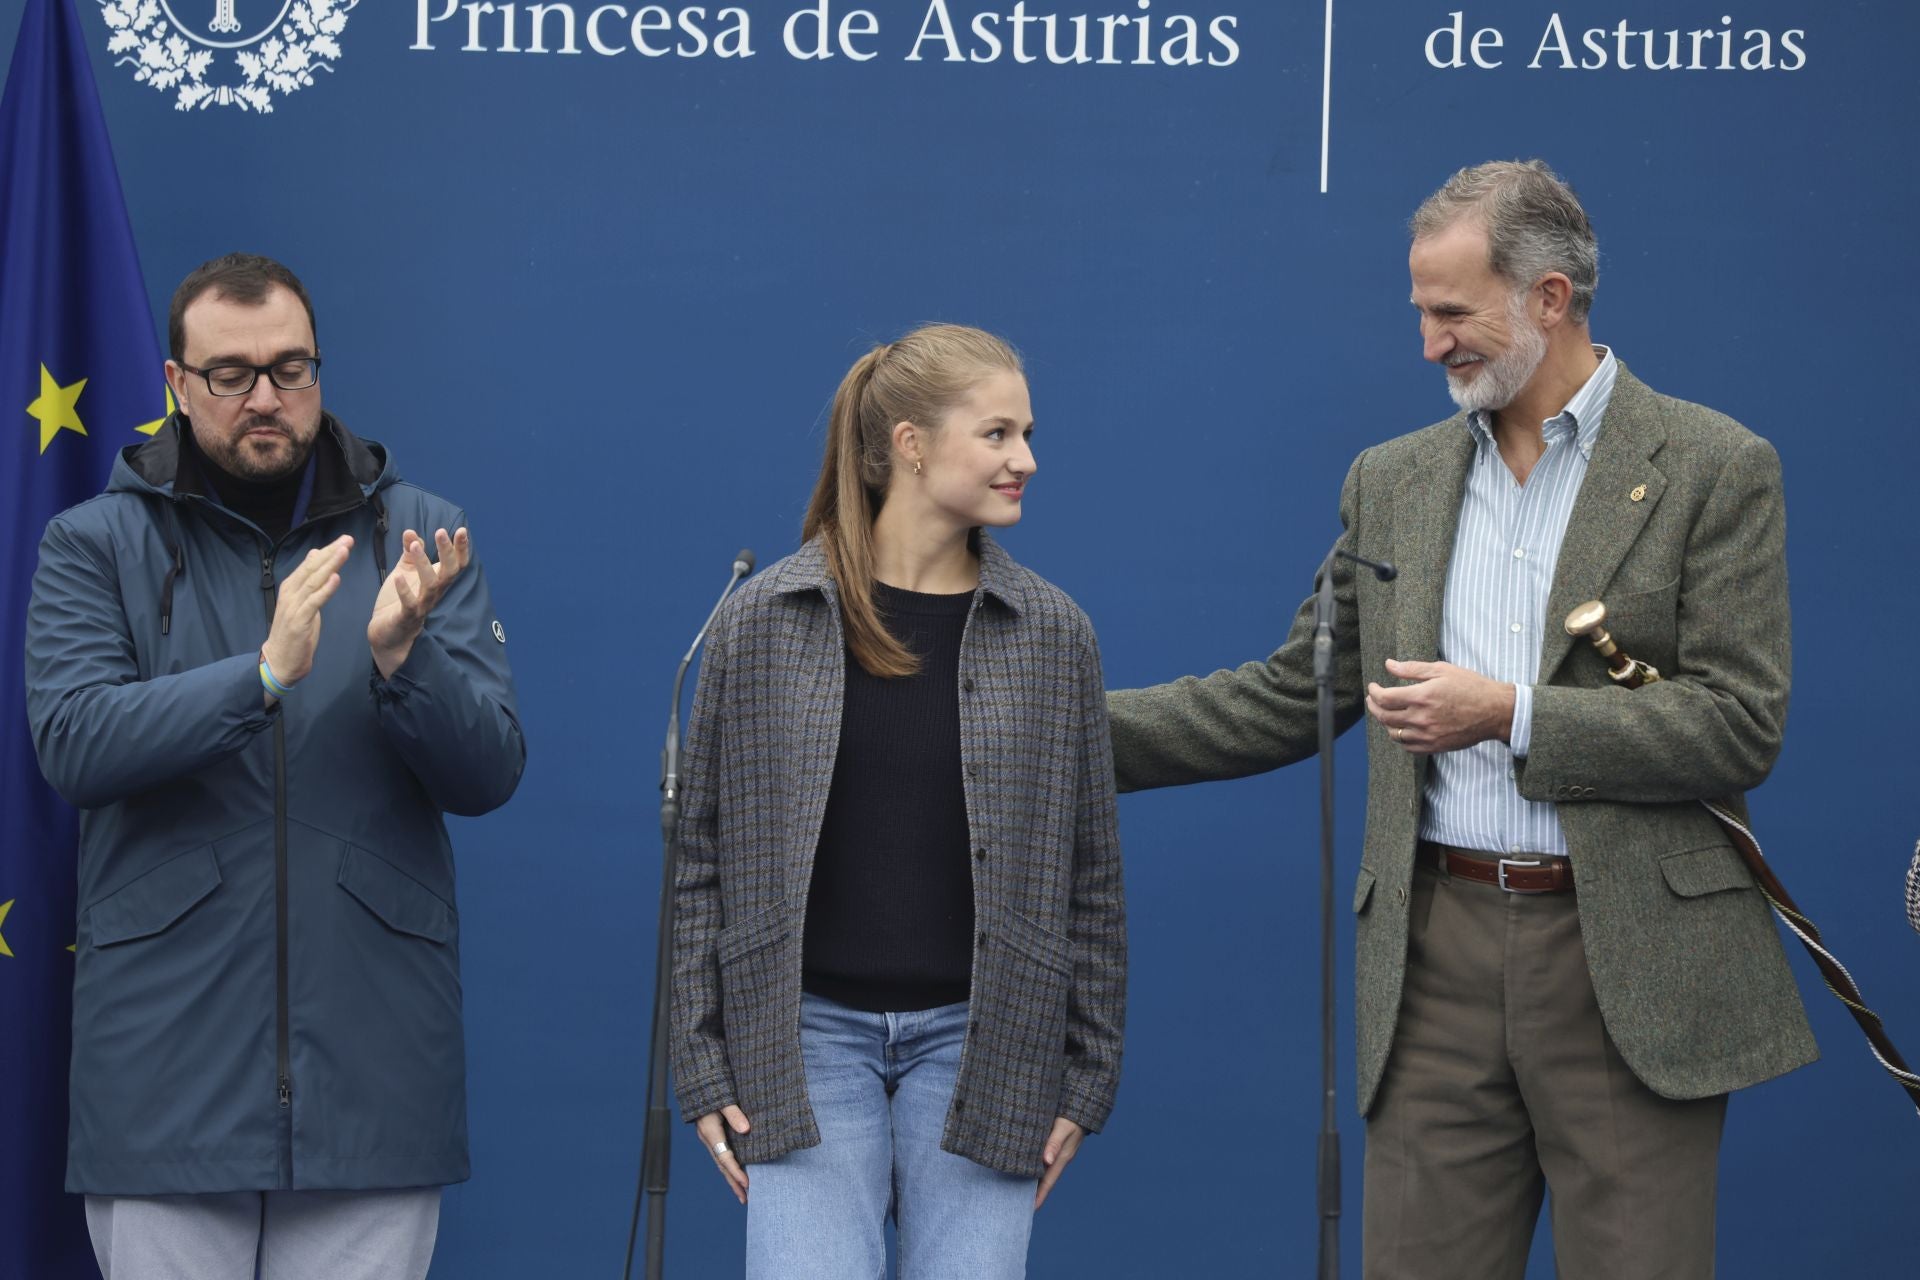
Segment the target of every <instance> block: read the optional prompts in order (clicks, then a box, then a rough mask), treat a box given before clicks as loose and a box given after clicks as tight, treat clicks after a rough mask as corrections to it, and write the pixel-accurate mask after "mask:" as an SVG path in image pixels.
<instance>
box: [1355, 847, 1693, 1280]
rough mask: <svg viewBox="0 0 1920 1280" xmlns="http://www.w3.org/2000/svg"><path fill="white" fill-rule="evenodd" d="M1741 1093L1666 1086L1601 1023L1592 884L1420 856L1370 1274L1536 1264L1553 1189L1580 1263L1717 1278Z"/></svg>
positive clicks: (1378, 1278) (1391, 1279) (1574, 1279)
mask: <svg viewBox="0 0 1920 1280" xmlns="http://www.w3.org/2000/svg"><path fill="white" fill-rule="evenodd" d="M1726 1105H1727V1100H1726V1097H1725V1095H1721V1096H1718V1097H1712V1098H1703V1099H1699V1100H1697V1101H1690V1102H1675V1101H1672V1100H1670V1099H1667V1098H1662V1097H1660V1096H1658V1095H1657V1094H1655V1093H1654V1092H1653V1091H1652V1090H1650V1089H1648V1088H1647V1087H1646V1086H1645V1085H1644V1084H1642V1083H1640V1081H1639V1080H1638V1079H1637V1078H1635V1076H1634V1074H1633V1072H1632V1071H1631V1070H1629V1069H1628V1067H1627V1064H1626V1063H1625V1062H1624V1061H1623V1060H1622V1059H1621V1057H1620V1051H1619V1050H1618V1049H1616V1048H1615V1047H1614V1044H1613V1039H1612V1037H1611V1036H1609V1035H1608V1034H1607V1030H1606V1027H1605V1026H1604V1025H1603V1024H1602V1023H1601V1020H1600V1009H1599V1006H1598V1005H1597V1004H1596V1003H1595V1002H1594V996H1593V982H1592V979H1591V978H1590V977H1589V975H1588V973H1587V957H1586V951H1585V949H1584V948H1583V947H1582V945H1581V941H1580V918H1579V912H1578V906H1577V903H1576V902H1575V899H1574V894H1573V893H1571V892H1567V893H1553V894H1535V895H1526V894H1513V893H1505V892H1503V891H1501V890H1500V889H1498V888H1496V887H1494V886H1492V885H1483V884H1476V883H1473V882H1471V881H1468V880H1459V879H1454V878H1452V877H1449V876H1447V875H1446V874H1445V873H1444V872H1440V871H1435V870H1431V869H1429V868H1427V867H1425V866H1421V867H1419V868H1418V869H1417V870H1416V871H1415V872H1414V884H1413V903H1412V918H1411V920H1410V921H1409V926H1408V939H1407V979H1406V989H1405V994H1404V995H1403V996H1402V999H1401V1005H1400V1019H1399V1023H1398V1025H1397V1026H1396V1028H1395V1032H1394V1041H1393V1053H1392V1057H1391V1058H1390V1059H1389V1060H1388V1063H1387V1071H1386V1076H1385V1078H1384V1079H1383V1080H1382V1082H1381V1087H1380V1094H1379V1096H1378V1097H1377V1098H1376V1099H1375V1102H1374V1106H1373V1110H1372V1113H1371V1114H1370V1115H1369V1116H1368V1117H1367V1153H1366V1183H1365V1185H1366V1201H1365V1205H1364V1209H1363V1229H1362V1244H1363V1255H1364V1260H1363V1263H1362V1267H1361V1270H1362V1274H1363V1276H1364V1277H1365V1280H1521V1277H1522V1276H1524V1274H1525V1272H1526V1264H1527V1252H1528V1249H1529V1246H1530V1244H1531V1242H1532V1239H1533V1231H1534V1225H1535V1222H1536V1221H1537V1220H1538V1218H1539V1215H1540V1202H1541V1197H1542V1193H1543V1191H1545V1190H1548V1189H1550V1190H1551V1191H1552V1196H1553V1198H1552V1214H1553V1239H1554V1256H1555V1260H1556V1262H1557V1264H1558V1272H1559V1275H1560V1277H1561V1278H1562V1280H1709V1278H1710V1277H1711V1276H1712V1275H1713V1217H1714V1196H1715V1178H1716V1175H1717V1173H1718V1164H1719V1150H1720V1129H1721V1123H1722V1121H1723V1120H1724V1119H1725V1117H1726Z"/></svg>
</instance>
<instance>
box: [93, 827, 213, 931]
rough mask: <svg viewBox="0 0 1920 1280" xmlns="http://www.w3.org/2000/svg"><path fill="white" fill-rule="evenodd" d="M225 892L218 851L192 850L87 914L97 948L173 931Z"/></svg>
mask: <svg viewBox="0 0 1920 1280" xmlns="http://www.w3.org/2000/svg"><path fill="white" fill-rule="evenodd" d="M219 887H220V864H219V862H218V861H217V860H216V859H215V858H214V856H213V846H212V845H203V846H202V847H200V848H198V849H189V850H188V851H187V852H185V853H183V854H180V855H179V856H177V857H175V858H172V859H169V860H168V861H166V862H163V863H161V864H160V865H159V866H157V867H155V868H154V869H153V870H151V871H149V872H147V873H146V874H145V875H143V876H140V877H139V878H138V879H136V880H133V881H131V882H130V883H128V884H125V885H122V886H121V887H120V888H118V889H116V890H114V891H113V892H112V893H110V894H108V895H107V896H106V897H104V898H102V899H100V901H98V902H96V903H94V904H93V906H91V907H89V908H88V909H87V923H88V924H89V925H90V926H91V929H92V937H93V945H94V946H96V947H110V946H112V945H113V944H114V943H116V942H131V941H132V940H133V939H135V938H148V937H152V936H153V935H154V934H156V933H160V932H161V931H163V930H165V929H167V928H169V927H170V926H172V925H173V924H174V923H175V922H176V921H178V920H179V919H180V917H182V916H184V915H186V914H187V912H189V911H191V910H193V909H194V908H195V907H197V906H199V905H200V903H201V902H202V901H203V900H204V899H205V898H206V897H207V895H209V894H211V893H212V892H213V891H214V890H215V889H218V888H219Z"/></svg>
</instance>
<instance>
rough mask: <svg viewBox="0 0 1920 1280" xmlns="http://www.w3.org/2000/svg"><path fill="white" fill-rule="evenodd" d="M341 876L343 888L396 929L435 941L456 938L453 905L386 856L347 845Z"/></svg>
mask: <svg viewBox="0 0 1920 1280" xmlns="http://www.w3.org/2000/svg"><path fill="white" fill-rule="evenodd" d="M339 880H340V887H341V888H342V889H345V890H346V891H347V892H348V893H350V894H352V895H353V896H354V897H355V898H357V899H359V901H360V905H361V906H363V907H365V908H366V909H367V910H369V911H371V912H373V914H374V915H375V916H377V917H378V918H379V919H380V921H381V923H383V924H385V925H386V926H387V928H389V929H392V930H394V931H395V932H396V933H410V934H412V935H413V936H414V937H416V938H426V939H428V940H430V941H433V942H451V941H453V932H454V914H453V908H452V907H450V906H448V905H447V904H446V903H445V902H442V901H441V900H440V897H439V895H438V894H436V893H434V892H433V891H432V890H431V889H429V888H427V887H426V886H425V885H423V884H421V883H420V882H419V881H418V880H415V879H414V878H413V877H412V876H410V875H408V874H407V873H406V872H404V871H402V870H400V869H399V868H398V867H396V866H393V865H392V864H391V863H389V862H387V861H386V860H385V859H384V858H380V857H378V856H376V855H374V854H371V853H368V852H367V851H366V850H364V849H356V848H354V847H353V846H352V845H348V846H347V850H346V852H345V853H343V854H341V855H340V877H339Z"/></svg>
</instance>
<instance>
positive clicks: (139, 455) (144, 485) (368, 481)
mask: <svg viewBox="0 0 1920 1280" xmlns="http://www.w3.org/2000/svg"><path fill="white" fill-rule="evenodd" d="M191 429H192V427H191V424H190V421H189V419H188V418H187V415H186V414H184V413H181V412H179V411H178V410H175V411H174V412H173V413H171V414H168V415H167V420H166V421H165V422H163V423H161V424H160V429H159V430H158V431H156V432H154V435H153V439H151V440H149V441H147V442H146V443H145V444H136V445H128V446H127V447H126V448H124V449H122V450H121V451H120V456H119V457H117V458H115V459H114V461H113V474H112V476H111V477H110V478H109V479H108V480H107V492H108V493H145V494H153V495H155V496H158V497H163V498H181V497H185V496H186V495H187V494H188V493H199V492H203V490H202V488H201V485H200V483H199V477H198V476H196V475H194V474H193V465H192V463H191V461H189V462H188V463H187V465H186V467H185V468H184V470H185V473H186V474H184V475H183V474H182V471H183V468H182V466H181V443H180V433H181V432H182V431H187V430H191ZM313 450H314V456H315V459H316V467H317V474H316V476H315V483H314V488H315V492H314V502H315V505H316V507H321V506H322V504H324V508H330V509H333V510H339V509H343V508H346V507H350V506H357V505H359V503H361V502H364V501H365V500H367V499H368V498H371V497H372V496H373V495H374V494H376V493H378V492H379V491H380V490H382V489H386V488H389V487H391V486H392V485H394V484H397V483H399V480H400V473H399V471H398V470H397V469H395V467H394V465H393V457H392V455H391V454H389V453H388V452H387V448H386V446H385V445H381V444H376V443H374V442H373V441H371V440H362V439H361V438H360V437H359V436H356V435H354V434H353V433H352V432H351V431H349V430H347V429H346V427H345V426H344V425H342V423H341V421H340V419H338V418H336V417H334V416H333V415H332V414H330V413H325V412H322V413H321V415H320V434H319V436H318V438H316V439H315V441H314V445H313ZM315 514H319V512H318V511H316V513H315Z"/></svg>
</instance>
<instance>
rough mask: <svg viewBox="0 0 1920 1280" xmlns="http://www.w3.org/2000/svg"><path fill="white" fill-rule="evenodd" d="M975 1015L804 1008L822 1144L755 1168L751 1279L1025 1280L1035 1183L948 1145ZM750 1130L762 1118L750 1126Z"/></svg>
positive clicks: (811, 999)
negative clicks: (894, 1248)
mask: <svg viewBox="0 0 1920 1280" xmlns="http://www.w3.org/2000/svg"><path fill="white" fill-rule="evenodd" d="M966 1033H967V1006H966V1005H965V1004H950V1005H946V1006H944V1007H943V1008H939V1009H926V1010H922V1011H920V1012H917V1013H864V1012H862V1011H860V1010H858V1009H849V1008H847V1007H846V1006H845V1005H840V1004H835V1003H834V1002H833V1001H831V1000H826V999H823V998H821V997H819V996H815V995H806V996H803V997H802V998H801V1003H800V1049H801V1054H802V1057H803V1058H804V1059H805V1062H806V1069H807V1097H808V1100H809V1101H810V1102H811V1103H812V1104H813V1115H814V1120H815V1121H816V1122H817V1123H818V1124H819V1126H820V1145H818V1146H815V1147H807V1148H804V1149H802V1150H800V1151H794V1152H791V1153H789V1154H787V1155H784V1156H782V1157H780V1158H779V1159H778V1160H769V1161H767V1162H765V1163H763V1164H755V1165H750V1166H748V1169H747V1180H748V1183H747V1280H885V1278H886V1274H887V1249H886V1223H887V1217H888V1215H889V1214H891V1215H892V1217H893V1220H894V1224H895V1226H896V1228H897V1230H898V1234H899V1248H900V1280H1019V1278H1020V1277H1023V1276H1025V1275H1026V1274H1027V1238H1028V1236H1029V1235H1030V1234H1031V1233H1032V1230H1033V1193H1034V1186H1035V1184H1034V1180H1033V1179H1032V1178H1022V1177H1015V1176H1013V1175H1011V1174H1005V1173H999V1172H996V1171H995V1170H992V1169H989V1168H987V1167H986V1166H985V1165H980V1164H975V1163H974V1162H973V1161H971V1160H968V1159H967V1158H966V1157H964V1156H956V1155H954V1154H952V1153H951V1152H948V1151H942V1150H941V1149H940V1135H941V1132H942V1130H943V1128H944V1127H945V1125H946V1118H947V1105H948V1103H950V1102H951V1101H952V1100H953V1084H954V1078H955V1076H956V1075H957V1074H958V1072H959V1068H960V1044H961V1041H962V1040H963V1039H964V1038H965V1037H966ZM747 1118H748V1119H749V1120H751V1119H752V1118H753V1117H752V1116H748V1117H747Z"/></svg>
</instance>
